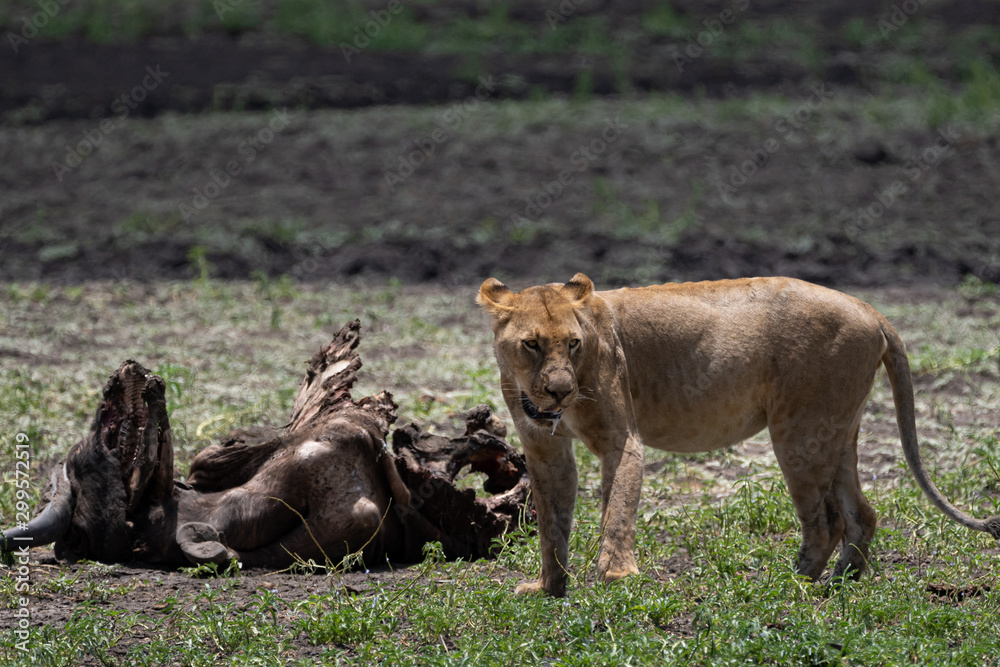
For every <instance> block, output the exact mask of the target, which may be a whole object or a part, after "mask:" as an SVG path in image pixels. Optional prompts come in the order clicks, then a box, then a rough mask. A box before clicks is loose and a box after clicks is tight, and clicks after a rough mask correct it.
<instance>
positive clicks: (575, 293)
mask: <svg viewBox="0 0 1000 667" xmlns="http://www.w3.org/2000/svg"><path fill="white" fill-rule="evenodd" d="M560 291H561V292H562V294H563V296H565V297H566V298H567V299H569V300H570V301H571V302H572V303H573V305H574V306H579V305H581V304H583V302H584V301H586V300H587V299H588V298H589V297H590V295H591V294H593V293H594V283H593V281H591V279H590V278H588V277H587V276H585V275H583V274H582V273H578V274H576V275H575V276H573V277H572V278H570V281H569V282H568V283H566V284H565V285H563V286H562V288H561V289H560Z"/></svg>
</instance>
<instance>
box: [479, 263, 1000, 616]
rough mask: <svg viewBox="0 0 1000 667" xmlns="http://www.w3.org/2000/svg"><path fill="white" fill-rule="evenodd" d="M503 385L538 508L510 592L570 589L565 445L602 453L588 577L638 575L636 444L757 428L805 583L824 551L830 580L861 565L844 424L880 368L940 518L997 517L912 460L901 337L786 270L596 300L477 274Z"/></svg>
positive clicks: (698, 445)
mask: <svg viewBox="0 0 1000 667" xmlns="http://www.w3.org/2000/svg"><path fill="white" fill-rule="evenodd" d="M477 301H478V303H479V304H480V305H481V306H482V307H483V308H484V309H485V310H486V311H487V312H488V313H489V314H490V315H491V316H492V327H493V333H494V336H495V341H494V351H495V353H496V358H497V363H498V364H499V366H500V380H501V389H502V392H503V397H504V400H505V401H506V402H507V407H508V408H509V409H510V413H511V415H512V416H513V419H514V424H515V425H516V427H517V431H518V433H519V434H520V436H521V442H522V443H523V446H524V453H525V455H526V458H527V464H528V473H529V475H530V477H531V488H532V494H533V496H534V502H535V508H536V511H537V514H538V529H539V537H540V540H541V546H542V573H541V576H540V577H539V579H538V581H537V582H532V583H525V584H521V585H520V586H518V587H517V592H519V593H525V592H532V591H537V590H543V591H545V592H546V593H548V594H550V595H555V596H562V595H564V594H565V591H566V580H567V572H566V566H567V562H568V560H567V556H568V553H567V552H568V542H569V531H570V525H571V523H572V517H573V505H574V503H575V500H576V489H577V473H576V464H575V461H574V458H573V449H572V446H571V443H572V438H574V437H577V438H579V439H580V440H582V441H583V443H584V444H585V445H586V446H587V448H588V449H589V450H590V451H592V452H593V453H594V454H595V455H596V456H597V457H598V458H599V459H600V461H601V485H602V494H603V496H602V503H601V533H602V540H601V547H600V554H599V556H598V561H597V573H598V577H599V578H600V579H602V580H603V581H606V582H609V581H614V580H616V579H619V578H621V577H624V576H626V575H629V574H635V573H637V572H638V569H637V568H636V564H635V556H634V554H633V551H634V547H635V521H636V510H637V508H638V504H639V491H640V487H641V486H642V469H643V465H642V459H643V445H649V446H651V447H656V448H658V449H665V450H668V451H676V452H702V451H708V450H712V449H717V448H719V447H726V446H728V445H732V444H735V443H737V442H739V441H741V440H743V439H745V438H748V437H750V436H752V435H754V434H755V433H757V432H759V431H760V430H762V429H763V428H764V427H765V426H766V427H767V428H768V429H769V430H770V434H771V441H772V443H773V447H774V453H775V456H776V457H777V459H778V464H779V465H780V466H781V471H782V473H783V474H784V476H785V480H786V482H787V484H788V490H789V492H790V493H791V496H792V501H793V503H794V504H795V510H796V512H797V514H798V517H799V521H800V522H801V524H802V546H801V548H800V549H799V553H798V563H797V569H798V572H799V573H800V574H802V575H805V576H807V577H809V578H810V579H812V580H816V579H818V578H819V577H820V575H821V574H822V573H823V570H824V568H825V567H826V564H827V561H828V560H829V558H830V554H831V553H832V552H833V549H834V548H835V547H836V546H837V544H838V543H840V544H841V550H840V557H839V559H838V561H837V565H836V568H835V569H834V572H833V575H834V576H835V577H836V576H840V575H846V574H849V575H851V576H853V577H857V576H859V575H860V574H861V572H862V571H863V570H864V569H865V565H866V560H867V555H868V545H869V542H870V541H871V539H872V536H873V535H874V532H875V512H874V511H873V510H872V508H871V507H870V506H869V505H868V502H867V501H866V500H865V497H864V495H863V494H862V493H861V487H860V484H859V482H858V472H857V461H858V458H857V439H858V424H859V422H860V420H861V413H862V412H863V410H864V406H865V401H866V398H867V396H868V393H869V391H870V390H871V387H872V383H873V381H874V378H875V371H876V370H877V369H878V366H879V364H880V363H882V364H885V368H886V371H887V372H888V375H889V381H890V383H891V384H892V391H893V398H894V400H895V403H896V421H897V423H898V425H899V434H900V438H901V439H902V442H903V452H904V454H905V456H906V460H907V463H908V464H909V466H910V470H911V471H912V473H913V476H914V477H915V478H916V480H917V482H918V483H919V485H920V488H922V489H923V491H924V493H925V494H927V496H928V498H930V500H931V501H932V502H933V503H934V504H935V505H936V506H937V507H938V508H939V509H940V510H941V511H942V512H944V513H945V514H946V515H948V517H949V518H951V519H953V520H954V521H957V522H958V523H960V524H962V525H964V526H967V527H969V528H972V529H974V530H981V531H985V532H988V533H990V534H991V535H992V536H993V537H995V538H998V539H1000V517H996V516H994V517H990V518H988V519H986V520H978V519H975V518H973V517H971V516H968V515H967V514H964V513H962V512H961V511H959V510H958V509H956V508H955V507H954V506H953V505H952V504H951V503H949V502H948V501H947V500H946V499H945V498H944V497H943V496H942V495H941V493H940V492H939V491H938V490H937V488H936V487H935V486H934V483H933V482H932V481H931V480H930V478H929V477H928V475H927V473H926V471H925V470H924V468H923V464H922V463H921V461H920V455H919V453H918V450H917V430H916V422H915V420H914V413H913V386H912V383H911V380H910V368H909V363H908V361H907V358H906V352H905V350H904V349H903V343H902V341H901V340H900V339H899V336H898V335H897V334H896V331H895V330H894V329H893V328H892V326H891V325H890V324H889V322H888V321H887V320H886V319H885V318H884V317H883V316H882V315H881V314H880V313H879V312H878V311H876V310H875V309H874V308H872V307H871V306H869V305H868V304H866V303H864V302H862V301H859V300H858V299H855V298H853V297H850V296H847V295H846V294H842V293H840V292H836V291H834V290H830V289H826V288H824V287H819V286H818V285H812V284H810V283H807V282H803V281H801V280H794V279H791V278H746V279H741V280H721V281H711V282H699V283H683V284H667V285H657V286H654V287H644V288H638V289H618V290H613V291H606V292H595V291H594V284H593V283H592V282H591V280H590V279H589V278H588V277H587V276H585V275H583V274H582V273H578V274H576V275H575V276H573V278H572V280H570V281H569V282H568V283H566V284H564V285H560V284H558V283H555V284H550V285H540V286H536V287H530V288H527V289H525V290H523V291H521V292H517V293H515V292H513V291H511V290H510V289H508V288H507V287H506V286H504V285H503V284H502V283H501V282H500V281H498V280H496V279H494V278H490V279H489V280H487V281H486V282H484V283H483V285H482V287H481V288H480V290H479V296H478V298H477Z"/></svg>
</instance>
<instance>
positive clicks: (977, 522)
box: [881, 318, 1000, 540]
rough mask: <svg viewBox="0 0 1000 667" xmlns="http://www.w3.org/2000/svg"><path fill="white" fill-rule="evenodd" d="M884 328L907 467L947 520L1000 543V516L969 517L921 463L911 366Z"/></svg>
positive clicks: (885, 358) (893, 336) (884, 326)
mask: <svg viewBox="0 0 1000 667" xmlns="http://www.w3.org/2000/svg"><path fill="white" fill-rule="evenodd" d="M881 328H882V335H883V336H885V341H886V343H887V344H888V347H887V348H886V351H885V353H883V354H882V363H883V364H885V370H886V372H887V373H888V374H889V383H890V384H891V385H892V398H893V400H894V402H895V403H896V424H897V425H898V426H899V438H900V440H902V442H903V455H904V456H905V457H906V463H907V464H908V465H909V466H910V472H911V473H912V474H913V477H914V479H916V480H917V484H918V485H919V486H920V488H921V489H922V490H923V492H924V493H925V494H926V495H927V497H928V498H930V501H931V502H932V503H934V505H936V506H937V508H938V509H939V510H941V511H942V512H944V513H945V515H947V516H948V518H950V519H951V520H952V521H955V522H956V523H960V524H962V525H963V526H966V527H968V528H972V529H973V530H981V531H983V532H984V533H989V534H990V535H992V536H993V537H994V538H996V539H998V540H1000V516H991V517H987V518H986V519H976V518H975V517H972V516H969V515H968V514H966V513H965V512H963V511H962V510H960V509H958V508H957V507H955V506H954V505H952V504H951V503H950V502H948V499H947V498H945V497H944V495H942V493H941V492H940V491H939V490H938V488H937V487H936V486H935V485H934V482H933V481H931V478H930V476H929V475H928V474H927V470H926V469H925V468H924V463H923V461H921V460H920V449H919V445H918V444H917V422H916V417H915V415H914V407H913V381H912V380H911V377H910V362H909V360H908V359H907V358H906V350H905V349H904V347H903V341H902V340H900V338H899V335H898V334H897V333H896V331H895V329H893V328H892V325H890V324H889V323H888V322H887V321H886V320H885V319H884V318H883V319H882V322H881Z"/></svg>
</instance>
